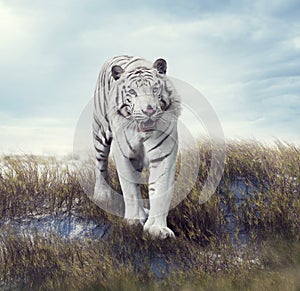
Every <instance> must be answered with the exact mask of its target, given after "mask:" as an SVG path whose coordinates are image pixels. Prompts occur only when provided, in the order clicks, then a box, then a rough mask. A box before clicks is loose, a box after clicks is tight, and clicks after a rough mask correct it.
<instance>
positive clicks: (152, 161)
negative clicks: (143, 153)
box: [150, 143, 176, 163]
mask: <svg viewBox="0 0 300 291" xmlns="http://www.w3.org/2000/svg"><path fill="white" fill-rule="evenodd" d="M175 145H176V143H174V146H173V148H172V150H171V151H170V152H169V153H168V154H166V155H164V156H162V157H159V158H157V159H153V160H150V163H158V162H161V161H163V160H164V159H165V158H167V157H168V156H169V155H170V154H171V153H172V152H173V150H174V148H175Z"/></svg>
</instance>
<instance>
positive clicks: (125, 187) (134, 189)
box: [114, 150, 148, 225]
mask: <svg viewBox="0 0 300 291" xmlns="http://www.w3.org/2000/svg"><path fill="white" fill-rule="evenodd" d="M114 160H115V163H116V167H117V172H118V176H119V181H120V184H121V188H122V192H123V197H124V202H125V216H124V218H125V219H126V220H127V222H128V223H129V224H137V223H141V224H142V225H144V224H145V221H146V219H147V216H148V215H147V211H146V209H144V203H143V200H142V196H141V190H140V181H141V171H142V168H143V166H142V159H141V158H140V157H136V158H130V159H128V158H127V157H125V156H124V155H123V153H122V152H121V151H118V150H116V151H114Z"/></svg>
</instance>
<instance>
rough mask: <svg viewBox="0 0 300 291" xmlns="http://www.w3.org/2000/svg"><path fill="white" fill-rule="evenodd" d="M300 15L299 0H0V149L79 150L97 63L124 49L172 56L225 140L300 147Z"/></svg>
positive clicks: (171, 67)
mask: <svg viewBox="0 0 300 291" xmlns="http://www.w3.org/2000/svg"><path fill="white" fill-rule="evenodd" d="M270 3H272V4H270ZM299 15H300V3H299V1H293V0H274V1H271V2H270V1H266V0H264V1H263V0H259V1H221V0H220V1H208V0H207V1H196V0H194V1H192V0H187V1H178V0H173V1H171V0H160V1H158V0H152V1H148V0H146V1H136V0H133V1H102V0H100V1H99V0H86V1H79V0H60V1H58V0H54V1H38V0H30V1H29V0H10V1H4V0H0V121H1V122H0V154H1V153H5V154H9V153H32V154H66V153H70V152H72V145H73V137H74V131H75V127H76V124H77V122H78V119H79V116H80V114H81V113H82V111H83V109H84V108H85V106H86V105H87V104H88V102H89V101H90V99H91V98H92V96H93V91H94V87H95V84H96V79H97V76H98V73H99V70H100V68H101V66H102V64H103V63H104V62H105V61H106V60H107V59H109V58H111V57H113V56H116V55H121V54H128V55H138V56H143V57H145V58H146V59H149V60H153V61H154V60H155V59H157V58H159V57H163V58H165V59H166V60H167V62H168V74H169V75H170V76H172V77H176V78H178V79H180V80H183V81H185V82H187V83H188V84H190V85H192V86H193V87H195V88H196V89H197V90H198V91H199V92H201V94H202V95H203V96H205V98H206V99H207V100H208V101H209V103H210V104H211V106H212V107H213V108H214V110H215V112H216V114H217V116H218V117H219V120H220V122H221V125H222V127H223V131H224V134H225V138H226V139H247V138H255V139H258V140H262V141H265V142H272V141H274V140H276V139H280V140H283V141H287V142H291V143H296V144H300V133H299V127H300V20H299V19H300V18H299ZM182 99H183V102H184V96H183V97H182Z"/></svg>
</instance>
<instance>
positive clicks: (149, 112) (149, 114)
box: [142, 105, 156, 117]
mask: <svg viewBox="0 0 300 291" xmlns="http://www.w3.org/2000/svg"><path fill="white" fill-rule="evenodd" d="M142 111H143V113H144V114H146V115H147V116H149V117H150V116H152V115H153V114H154V113H155V111H156V110H154V108H153V107H152V106H151V105H147V108H146V110H142Z"/></svg>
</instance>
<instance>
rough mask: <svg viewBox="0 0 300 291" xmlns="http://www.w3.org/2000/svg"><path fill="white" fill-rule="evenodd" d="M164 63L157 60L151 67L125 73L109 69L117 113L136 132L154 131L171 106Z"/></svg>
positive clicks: (120, 69)
mask: <svg viewBox="0 0 300 291" xmlns="http://www.w3.org/2000/svg"><path fill="white" fill-rule="evenodd" d="M166 71H167V62H166V61H165V60H164V59H158V60H156V61H155V62H154V64H153V65H152V67H144V66H141V67H137V68H135V69H133V70H130V71H125V70H123V68H122V67H121V66H118V65H115V66H113V67H112V69H111V73H112V76H113V78H114V79H115V80H117V84H118V86H117V92H116V103H117V112H118V114H120V115H121V116H123V117H124V118H126V119H129V120H131V121H133V122H135V123H136V125H137V128H138V130H139V131H142V132H147V131H153V130H154V129H155V126H156V123H157V121H158V120H159V119H160V118H161V117H162V115H163V114H164V113H165V112H166V111H168V110H170V108H171V106H172V91H173V88H171V86H170V83H169V81H168V80H167V78H166V77H165V75H166Z"/></svg>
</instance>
